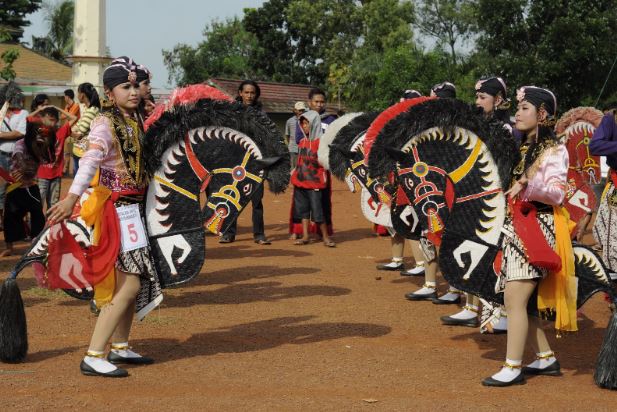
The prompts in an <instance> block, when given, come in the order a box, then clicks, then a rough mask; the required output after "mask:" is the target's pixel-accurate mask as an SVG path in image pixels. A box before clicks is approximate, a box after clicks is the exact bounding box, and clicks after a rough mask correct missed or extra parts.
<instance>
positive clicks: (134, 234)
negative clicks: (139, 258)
mask: <svg viewBox="0 0 617 412" xmlns="http://www.w3.org/2000/svg"><path fill="white" fill-rule="evenodd" d="M116 211H117V213H118V219H119V220H120V232H121V241H122V246H121V250H122V251H123V252H129V251H131V250H135V249H139V248H142V247H146V246H148V237H147V236H146V230H145V229H144V224H143V221H142V220H141V215H140V213H139V205H127V206H120V207H118V208H116Z"/></svg>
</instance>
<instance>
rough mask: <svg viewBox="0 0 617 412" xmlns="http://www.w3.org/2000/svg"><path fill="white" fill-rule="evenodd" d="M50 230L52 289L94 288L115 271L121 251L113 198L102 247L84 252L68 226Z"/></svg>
mask: <svg viewBox="0 0 617 412" xmlns="http://www.w3.org/2000/svg"><path fill="white" fill-rule="evenodd" d="M77 210H78V209H77ZM50 231H51V232H50V241H49V250H48V261H47V278H48V285H49V287H50V288H51V289H56V288H62V289H79V288H82V289H85V288H88V287H92V286H94V285H96V284H98V283H99V282H101V281H102V280H103V279H105V277H106V276H107V275H108V274H109V273H110V272H111V271H112V270H113V268H114V266H115V264H116V260H117V258H118V252H119V250H120V223H119V221H118V215H117V214H116V208H115V207H114V204H113V202H112V201H111V199H109V200H107V201H106V202H105V206H104V211H103V226H102V230H101V237H100V238H99V244H98V246H91V247H89V248H87V249H82V248H81V247H80V246H79V243H77V241H76V240H75V238H74V237H73V235H71V233H70V232H69V231H68V229H67V228H66V226H65V224H64V223H61V224H60V225H55V226H53V227H52V228H50Z"/></svg>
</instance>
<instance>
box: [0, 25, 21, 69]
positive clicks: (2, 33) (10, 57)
mask: <svg viewBox="0 0 617 412" xmlns="http://www.w3.org/2000/svg"><path fill="white" fill-rule="evenodd" d="M10 38H11V34H10V33H9V32H8V31H7V30H6V29H5V28H3V27H0V43H4V42H5V41H7V40H9V39H10ZM18 58H19V49H17V48H15V47H11V48H10V49H7V50H5V51H4V52H2V54H1V55H0V60H2V63H4V65H3V67H2V69H1V70H0V77H1V78H3V79H4V80H7V81H9V80H14V79H15V77H16V76H17V73H15V69H13V63H14V62H15V60H17V59H18Z"/></svg>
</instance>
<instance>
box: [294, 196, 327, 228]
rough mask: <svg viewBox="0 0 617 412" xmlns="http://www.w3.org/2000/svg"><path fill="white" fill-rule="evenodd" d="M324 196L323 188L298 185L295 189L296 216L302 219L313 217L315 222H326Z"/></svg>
mask: <svg viewBox="0 0 617 412" xmlns="http://www.w3.org/2000/svg"><path fill="white" fill-rule="evenodd" d="M322 196H323V192H322V191H321V190H313V189H302V188H300V187H296V189H295V190H294V204H295V214H296V216H297V217H298V218H300V219H311V220H312V221H313V222H315V223H324V214H323V206H322V199H321V198H322Z"/></svg>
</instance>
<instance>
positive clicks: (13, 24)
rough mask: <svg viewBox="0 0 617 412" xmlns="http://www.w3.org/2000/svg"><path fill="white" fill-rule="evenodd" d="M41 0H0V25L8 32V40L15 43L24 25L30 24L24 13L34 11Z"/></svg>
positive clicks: (39, 5)
mask: <svg viewBox="0 0 617 412" xmlns="http://www.w3.org/2000/svg"><path fill="white" fill-rule="evenodd" d="M41 2H42V0H0V27H3V28H4V29H5V30H6V31H7V32H8V33H9V34H10V38H9V40H8V41H10V42H11V43H17V42H19V40H20V39H21V36H22V35H23V33H24V29H23V28H24V27H26V26H29V25H30V21H29V20H26V15H28V14H30V13H34V12H35V11H37V10H38V9H39V8H40V7H41Z"/></svg>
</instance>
